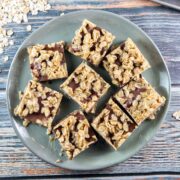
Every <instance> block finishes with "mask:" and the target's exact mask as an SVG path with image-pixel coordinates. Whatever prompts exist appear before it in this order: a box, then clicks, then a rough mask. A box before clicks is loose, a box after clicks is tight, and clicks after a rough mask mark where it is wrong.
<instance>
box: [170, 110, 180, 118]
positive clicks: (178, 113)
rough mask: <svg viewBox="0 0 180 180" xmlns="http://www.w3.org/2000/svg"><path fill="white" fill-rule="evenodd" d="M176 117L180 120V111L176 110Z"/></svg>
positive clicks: (174, 114)
mask: <svg viewBox="0 0 180 180" xmlns="http://www.w3.org/2000/svg"><path fill="white" fill-rule="evenodd" d="M172 116H173V117H174V118H175V119H177V120H180V111H176V112H174V113H173V115H172Z"/></svg>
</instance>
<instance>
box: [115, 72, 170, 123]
mask: <svg viewBox="0 0 180 180" xmlns="http://www.w3.org/2000/svg"><path fill="white" fill-rule="evenodd" d="M114 98H115V99H116V100H117V101H118V102H119V103H120V104H121V105H122V106H123V107H124V108H125V109H126V110H127V111H128V113H129V114H130V115H131V116H132V118H133V119H134V120H135V121H136V123H137V124H140V123H141V122H143V121H144V120H145V119H146V118H149V119H154V118H155V113H156V112H157V111H158V110H159V109H160V107H161V106H163V105H164V104H165V100H166V99H165V97H163V96H161V95H159V94H158V93H157V92H156V91H155V89H153V87H152V86H151V85H150V84H149V83H148V82H147V81H146V80H145V79H144V78H143V77H142V76H141V75H140V76H138V77H135V78H134V79H133V80H131V81H130V82H129V83H128V84H127V85H125V86H124V87H123V88H122V89H121V90H120V91H119V92H118V93H117V94H115V96H114Z"/></svg>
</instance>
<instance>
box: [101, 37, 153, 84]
mask: <svg viewBox="0 0 180 180" xmlns="http://www.w3.org/2000/svg"><path fill="white" fill-rule="evenodd" d="M103 65H104V67H105V69H106V70H107V71H108V73H109V75H110V77H111V79H112V83H113V84H115V85H117V86H120V87H121V86H123V85H124V84H126V83H128V82H129V81H130V80H131V79H132V78H133V77H134V76H136V75H139V74H141V73H142V72H143V71H145V70H146V69H148V68H149V67H150V65H149V63H148V62H147V60H146V59H145V57H144V56H143V54H142V53H141V52H140V50H139V49H138V48H137V46H136V45H135V43H134V42H133V41H132V40H131V39H130V38H128V39H127V40H126V41H125V42H123V43H122V44H120V45H119V46H118V47H116V48H115V49H113V50H112V51H111V52H109V53H108V55H106V57H105V58H104V61H103Z"/></svg>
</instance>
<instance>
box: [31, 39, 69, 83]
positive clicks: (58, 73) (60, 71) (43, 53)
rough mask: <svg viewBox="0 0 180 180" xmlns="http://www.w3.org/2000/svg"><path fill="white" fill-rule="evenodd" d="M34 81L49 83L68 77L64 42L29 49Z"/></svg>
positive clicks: (38, 45) (39, 45)
mask: <svg viewBox="0 0 180 180" xmlns="http://www.w3.org/2000/svg"><path fill="white" fill-rule="evenodd" d="M28 54H29V61H30V69H31V74H32V77H33V80H36V81H47V80H53V79H60V78H65V77H67V76H68V71H67V66H66V59H65V55H64V41H60V42H56V43H51V44H37V45H35V46H32V47H29V48H28Z"/></svg>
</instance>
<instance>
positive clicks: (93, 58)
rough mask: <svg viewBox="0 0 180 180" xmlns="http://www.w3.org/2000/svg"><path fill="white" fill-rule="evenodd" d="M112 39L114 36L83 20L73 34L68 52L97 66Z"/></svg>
mask: <svg viewBox="0 0 180 180" xmlns="http://www.w3.org/2000/svg"><path fill="white" fill-rule="evenodd" d="M114 39H115V36H113V35H112V34H111V33H110V32H108V31H106V30H105V29H102V28H100V27H97V26H96V25H95V24H94V23H92V22H90V21H88V20H86V19H85V20H84V21H83V23H82V26H81V27H80V29H79V30H77V31H76V32H75V37H74V38H73V40H72V43H71V44H70V45H69V46H68V51H69V52H71V53H72V54H74V55H76V56H80V57H81V58H82V59H85V60H86V61H88V62H90V63H92V64H93V65H96V66H97V65H99V63H100V62H101V60H102V58H103V57H104V56H105V54H106V52H107V50H108V49H109V47H110V45H111V44H112V42H113V40H114Z"/></svg>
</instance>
